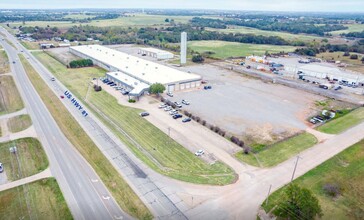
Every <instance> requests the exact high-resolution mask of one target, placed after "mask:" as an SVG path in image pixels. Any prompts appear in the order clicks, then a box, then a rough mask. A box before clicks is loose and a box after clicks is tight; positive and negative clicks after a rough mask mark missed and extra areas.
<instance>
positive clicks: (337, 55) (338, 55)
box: [316, 52, 364, 73]
mask: <svg viewBox="0 0 364 220" xmlns="http://www.w3.org/2000/svg"><path fill="white" fill-rule="evenodd" d="M343 54H344V52H334V53H329V52H326V53H320V54H317V55H316V57H318V58H321V59H325V60H337V61H341V62H343V63H346V64H349V65H348V66H347V67H346V69H349V70H353V71H357V72H360V73H364V64H363V63H362V61H360V60H361V59H362V58H363V57H364V54H360V53H350V54H357V55H358V59H357V60H352V59H350V56H348V57H344V56H343Z"/></svg>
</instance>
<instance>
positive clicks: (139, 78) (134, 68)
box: [70, 45, 201, 94]
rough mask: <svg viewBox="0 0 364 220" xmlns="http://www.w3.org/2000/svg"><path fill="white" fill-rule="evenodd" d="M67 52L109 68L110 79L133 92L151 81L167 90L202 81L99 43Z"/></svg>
mask: <svg viewBox="0 0 364 220" xmlns="http://www.w3.org/2000/svg"><path fill="white" fill-rule="evenodd" d="M70 52H71V53H73V54H75V55H77V56H79V57H82V58H84V59H91V60H92V61H93V62H94V64H95V65H98V66H100V67H102V68H104V69H106V70H108V71H110V73H107V77H108V78H109V80H110V79H111V80H113V81H116V82H120V83H122V84H123V85H128V86H129V87H132V89H135V91H134V92H133V94H138V93H142V92H143V91H146V90H147V88H149V86H150V85H152V84H154V83H162V84H163V85H165V86H166V89H167V91H169V92H173V91H178V90H184V89H189V88H195V87H198V86H200V83H201V76H199V75H196V74H193V73H186V72H183V71H180V70H176V69H173V68H171V67H168V66H164V65H161V64H158V63H155V62H151V61H147V60H144V59H142V58H139V57H136V56H132V55H129V54H127V53H123V52H120V51H117V50H113V49H110V48H107V47H104V46H100V45H84V46H75V47H70ZM141 85H143V86H141ZM137 88H138V89H137ZM142 88H143V89H142ZM142 90H143V91H142Z"/></svg>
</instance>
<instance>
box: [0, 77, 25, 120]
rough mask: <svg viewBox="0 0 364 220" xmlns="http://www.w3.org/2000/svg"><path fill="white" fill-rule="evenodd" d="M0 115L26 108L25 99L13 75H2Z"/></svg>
mask: <svg viewBox="0 0 364 220" xmlns="http://www.w3.org/2000/svg"><path fill="white" fill-rule="evenodd" d="M0 83H1V86H0V115H3V114H8V113H11V112H16V111H19V110H21V109H22V108H24V104H23V100H22V99H21V97H20V94H19V92H18V89H17V88H16V86H15V82H14V80H13V77H11V76H0Z"/></svg>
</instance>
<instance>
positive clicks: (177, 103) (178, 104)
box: [174, 102, 182, 108]
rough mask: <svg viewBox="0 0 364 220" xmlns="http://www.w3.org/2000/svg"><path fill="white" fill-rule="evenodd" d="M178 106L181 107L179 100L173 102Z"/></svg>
mask: <svg viewBox="0 0 364 220" xmlns="http://www.w3.org/2000/svg"><path fill="white" fill-rule="evenodd" d="M174 104H176V106H177V107H178V108H182V105H181V104H180V103H179V102H174Z"/></svg>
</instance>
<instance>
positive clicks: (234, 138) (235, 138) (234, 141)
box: [230, 136, 239, 143]
mask: <svg viewBox="0 0 364 220" xmlns="http://www.w3.org/2000/svg"><path fill="white" fill-rule="evenodd" d="M230 140H231V142H233V143H236V141H237V140H239V139H238V138H237V137H235V136H231V138H230Z"/></svg>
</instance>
